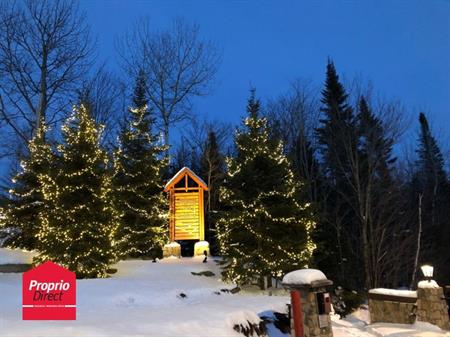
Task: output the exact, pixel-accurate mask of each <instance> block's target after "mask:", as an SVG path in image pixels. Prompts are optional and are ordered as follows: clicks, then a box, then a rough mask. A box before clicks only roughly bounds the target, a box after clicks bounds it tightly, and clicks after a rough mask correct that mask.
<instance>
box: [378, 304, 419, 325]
mask: <svg viewBox="0 0 450 337" xmlns="http://www.w3.org/2000/svg"><path fill="white" fill-rule="evenodd" d="M369 313H370V322H371V323H377V322H386V323H402V324H413V323H414V322H415V320H416V304H415V303H402V302H397V301H396V302H394V301H383V300H376V299H371V298H369Z"/></svg>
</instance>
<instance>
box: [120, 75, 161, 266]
mask: <svg viewBox="0 0 450 337" xmlns="http://www.w3.org/2000/svg"><path fill="white" fill-rule="evenodd" d="M145 85H146V84H145V76H143V74H142V73H141V74H140V75H139V76H138V78H137V81H136V87H135V91H134V97H133V105H134V108H132V109H129V114H130V118H129V119H128V125H127V126H126V127H125V128H124V129H123V130H122V133H121V135H120V145H119V149H118V150H117V151H116V154H115V160H114V178H113V186H114V205H115V208H116V210H117V211H118V212H119V216H120V226H119V229H118V231H117V235H116V241H117V249H118V252H119V254H120V256H132V257H141V256H147V257H153V258H154V257H158V256H159V255H161V250H162V245H163V244H164V243H166V242H167V219H166V216H165V214H167V200H166V197H165V195H164V192H163V189H164V186H163V183H162V174H163V172H164V170H165V169H166V166H167V159H164V157H163V153H164V147H163V146H159V145H158V144H157V138H156V137H155V136H154V135H153V134H152V129H151V126H152V119H151V116H150V112H149V110H148V108H147V100H146V98H145Z"/></svg>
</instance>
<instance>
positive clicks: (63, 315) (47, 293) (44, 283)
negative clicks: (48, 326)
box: [22, 261, 77, 320]
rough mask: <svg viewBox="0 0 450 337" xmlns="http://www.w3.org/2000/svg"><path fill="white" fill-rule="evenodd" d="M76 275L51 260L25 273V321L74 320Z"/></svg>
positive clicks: (23, 290)
mask: <svg viewBox="0 0 450 337" xmlns="http://www.w3.org/2000/svg"><path fill="white" fill-rule="evenodd" d="M76 307H77V306H76V277H75V273H73V272H71V271H70V270H68V269H66V268H64V267H61V266H59V265H57V264H55V263H53V262H51V261H48V262H45V263H44V264H41V265H39V266H37V267H36V268H34V269H32V270H30V271H28V272H26V273H24V274H23V279H22V318H23V319H24V320H75V319H76V309H77V308H76Z"/></svg>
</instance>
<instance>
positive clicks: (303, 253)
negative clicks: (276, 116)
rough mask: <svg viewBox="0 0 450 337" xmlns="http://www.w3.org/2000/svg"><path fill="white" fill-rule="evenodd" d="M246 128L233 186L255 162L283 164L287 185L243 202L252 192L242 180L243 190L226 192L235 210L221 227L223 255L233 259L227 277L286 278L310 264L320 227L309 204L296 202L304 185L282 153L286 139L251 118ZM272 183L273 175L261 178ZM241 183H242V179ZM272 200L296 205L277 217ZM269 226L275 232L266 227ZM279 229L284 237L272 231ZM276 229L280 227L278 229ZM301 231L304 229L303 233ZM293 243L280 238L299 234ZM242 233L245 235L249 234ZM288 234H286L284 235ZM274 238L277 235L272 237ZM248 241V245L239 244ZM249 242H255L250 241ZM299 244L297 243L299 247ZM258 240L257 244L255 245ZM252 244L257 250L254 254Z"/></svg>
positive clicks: (232, 165) (233, 163) (240, 135)
mask: <svg viewBox="0 0 450 337" xmlns="http://www.w3.org/2000/svg"><path fill="white" fill-rule="evenodd" d="M244 125H245V129H244V130H239V131H238V132H237V134H236V146H237V151H238V154H237V157H236V158H227V160H226V162H227V166H228V177H227V178H226V180H227V181H228V182H232V181H233V180H234V179H239V175H240V174H242V173H243V171H242V170H244V169H245V168H246V167H248V165H253V166H254V165H255V159H258V158H264V160H266V161H269V162H271V163H272V164H271V165H273V167H276V166H280V168H281V169H282V170H283V172H285V173H286V174H285V176H284V177H283V182H282V184H281V185H282V186H275V188H274V190H271V191H261V190H258V189H256V190H257V192H255V195H253V196H252V197H251V198H250V199H247V198H244V199H243V198H242V197H241V195H240V194H241V193H243V192H242V191H244V190H246V188H249V187H250V186H249V187H247V186H245V184H247V183H248V182H247V181H245V180H243V181H242V184H243V186H239V187H237V186H234V188H228V187H224V188H222V189H221V200H222V201H223V202H224V204H225V205H227V207H229V209H230V211H229V212H225V214H224V216H223V218H222V219H221V220H219V223H218V239H219V244H220V249H221V253H222V254H223V255H224V256H225V257H228V259H227V265H226V267H225V277H226V278H228V279H229V280H231V281H233V282H236V283H238V284H240V283H246V282H249V281H252V280H253V279H254V278H255V277H258V276H268V275H271V276H272V277H281V276H282V275H283V273H284V272H286V271H287V269H289V268H292V267H294V266H295V267H296V268H300V267H302V266H305V265H307V263H308V262H309V260H310V258H311V256H312V253H313V251H314V249H315V244H314V243H313V242H312V239H311V233H312V230H313V229H314V226H315V223H314V221H313V220H312V212H311V210H310V205H309V204H307V203H306V204H304V205H300V204H299V203H298V202H297V201H296V193H297V191H298V190H299V188H300V187H301V184H300V183H298V182H296V180H295V177H294V174H293V172H292V170H291V169H290V168H289V162H288V159H287V158H286V156H285V155H284V154H283V144H282V142H281V141H278V142H275V141H273V140H271V139H270V136H269V130H268V127H267V120H266V119H265V118H258V117H257V116H256V115H251V116H250V117H248V118H247V119H245V121H244ZM260 178H261V179H270V178H269V177H260ZM239 181H240V180H239ZM271 198H278V199H279V200H283V201H284V202H286V203H289V204H290V205H291V206H292V210H291V212H290V213H289V214H283V215H280V214H275V213H273V211H272V210H271V209H270V205H271V202H270V201H268V200H270V199H271ZM264 224H270V225H271V226H272V227H270V229H268V228H266V227H267V225H264ZM277 225H279V226H280V227H279V228H280V230H279V233H277V234H275V233H273V232H271V230H272V231H273V230H274V229H275V228H276V226H277ZM274 226H275V227H274ZM299 228H300V229H301V228H303V230H300V232H298V231H299ZM296 232H298V233H297V234H298V235H299V236H298V237H295V238H289V239H290V240H288V241H289V242H288V243H286V242H282V241H283V240H280V239H279V236H280V233H281V236H283V235H289V236H290V235H294V233H296ZM239 233H246V234H245V235H242V234H239ZM283 233H285V234H283ZM272 234H273V236H272ZM240 240H244V241H240ZM246 240H251V241H250V242H248V241H246ZM296 240H297V242H298V243H295V241H296ZM255 242H258V245H259V246H260V247H258V245H255ZM249 245H252V247H255V249H254V250H253V251H250V250H249Z"/></svg>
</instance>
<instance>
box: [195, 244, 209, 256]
mask: <svg viewBox="0 0 450 337" xmlns="http://www.w3.org/2000/svg"><path fill="white" fill-rule="evenodd" d="M205 251H206V255H207V256H209V243H208V241H198V242H196V243H195V245H194V256H205Z"/></svg>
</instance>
